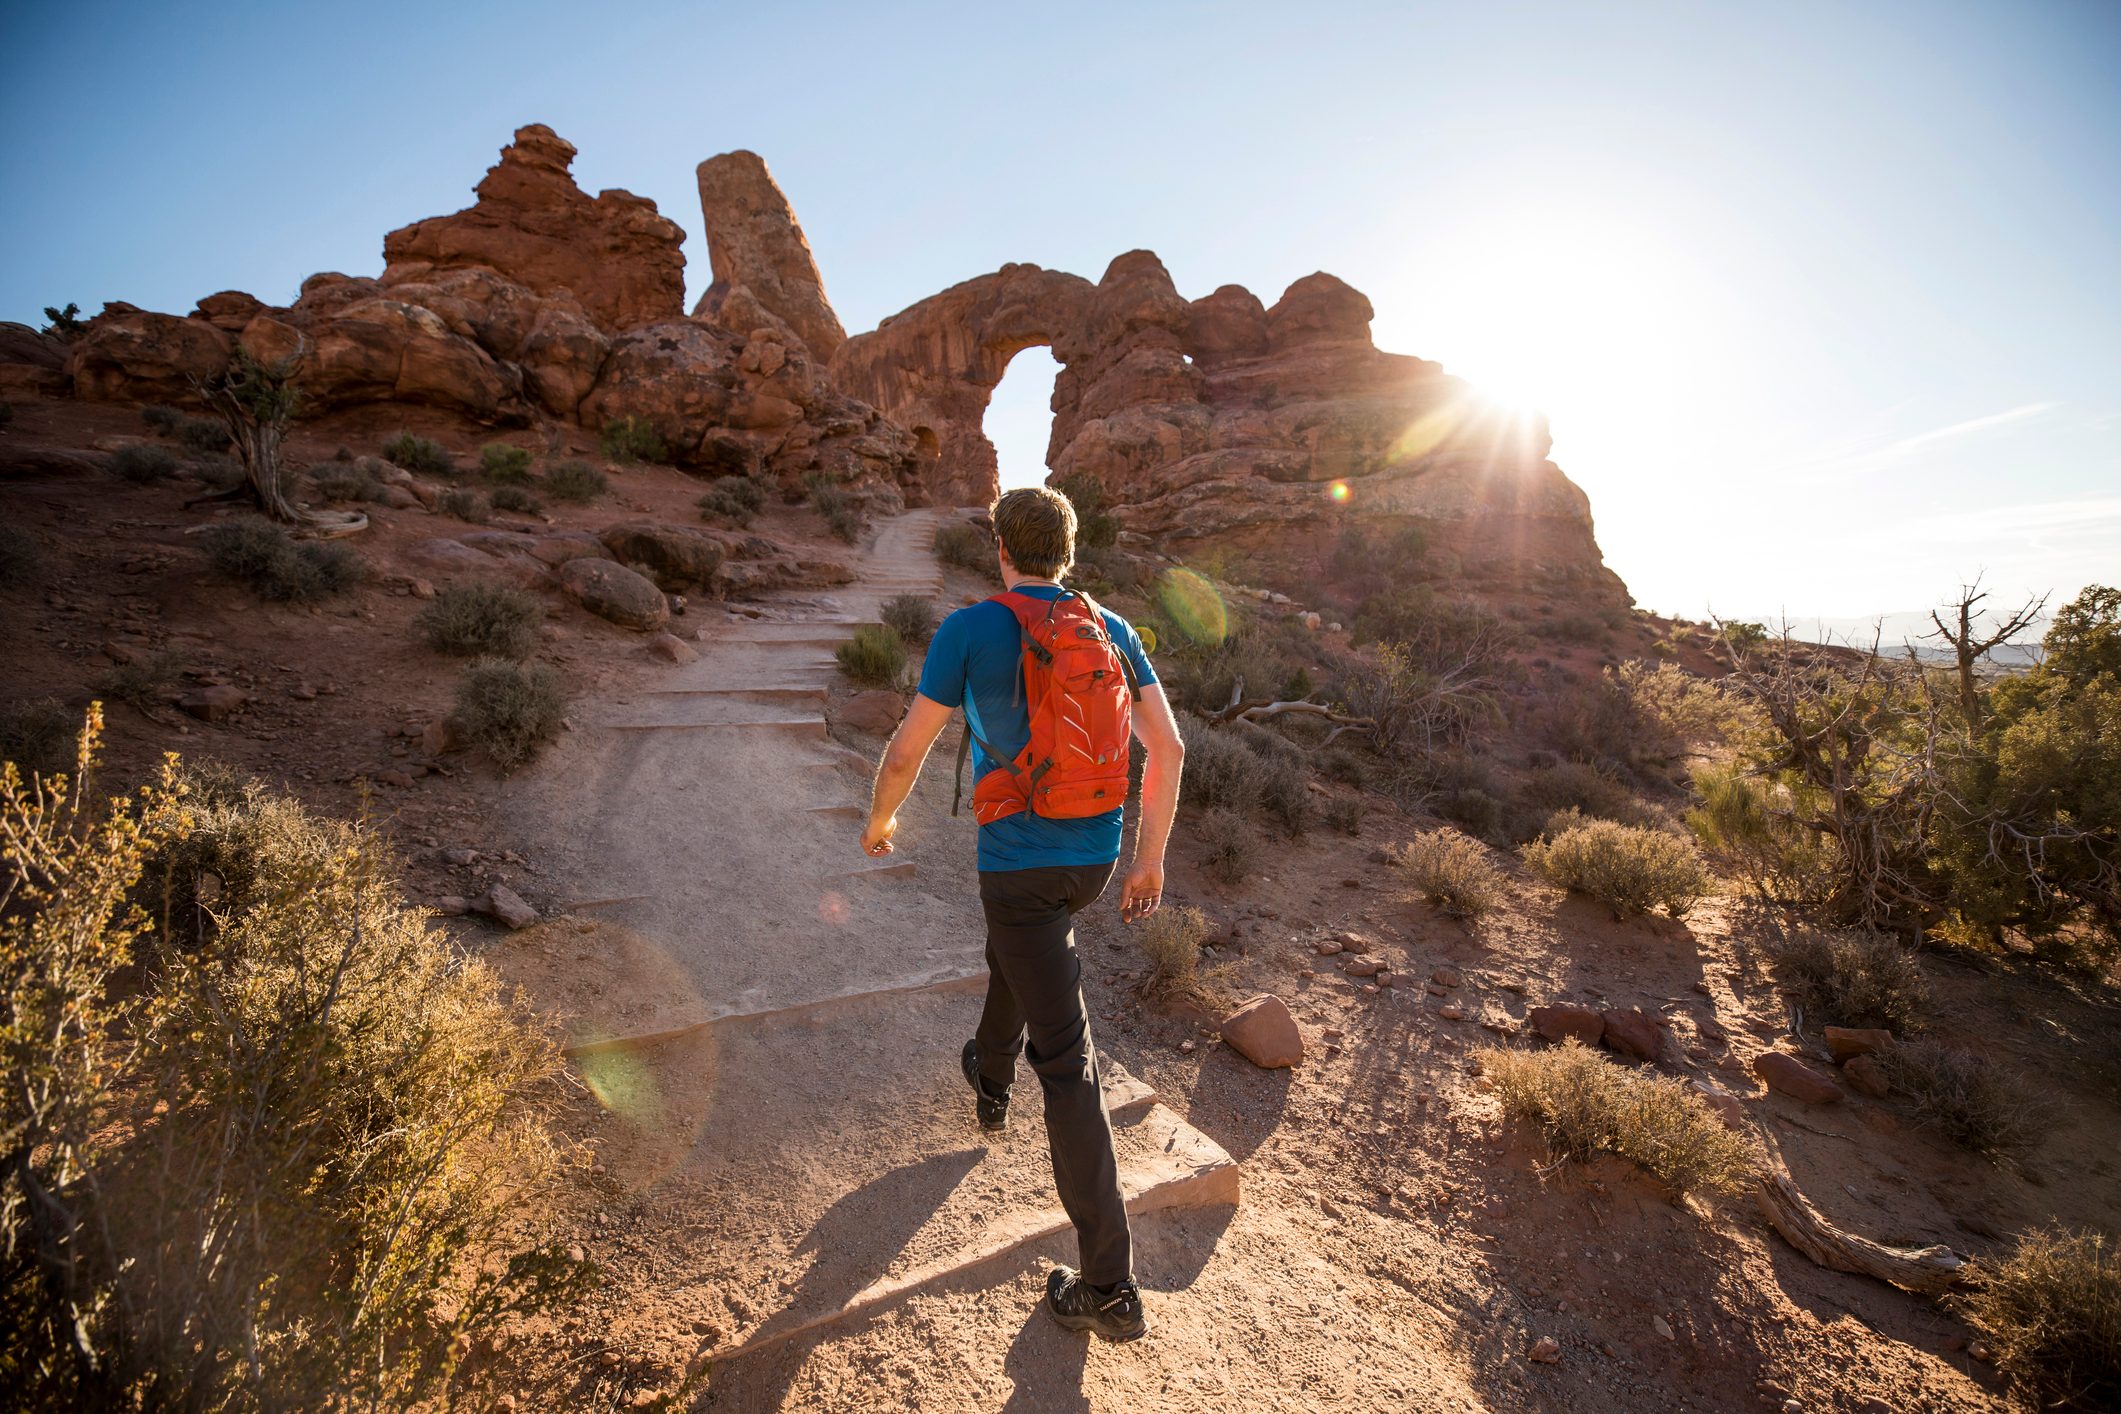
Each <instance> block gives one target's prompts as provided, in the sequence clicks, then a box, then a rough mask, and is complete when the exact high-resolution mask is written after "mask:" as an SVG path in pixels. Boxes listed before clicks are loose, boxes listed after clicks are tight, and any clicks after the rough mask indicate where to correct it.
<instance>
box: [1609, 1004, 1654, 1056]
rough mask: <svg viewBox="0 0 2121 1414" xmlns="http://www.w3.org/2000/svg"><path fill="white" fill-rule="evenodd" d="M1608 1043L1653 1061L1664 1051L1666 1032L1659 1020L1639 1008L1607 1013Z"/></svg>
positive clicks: (1628, 1054) (1615, 1010) (1615, 1048)
mask: <svg viewBox="0 0 2121 1414" xmlns="http://www.w3.org/2000/svg"><path fill="white" fill-rule="evenodd" d="M1600 1019H1601V1020H1602V1021H1604V1022H1605V1043H1606V1044H1607V1045H1608V1046H1611V1047H1612V1048H1613V1049H1614V1050H1616V1051H1618V1052H1619V1053H1620V1054H1622V1055H1624V1056H1632V1057H1633V1058H1634V1059H1636V1060H1646V1061H1653V1060H1656V1059H1657V1058H1658V1056H1660V1055H1662V1054H1663V1053H1664V1031H1663V1029H1662V1028H1660V1027H1659V1026H1658V1025H1657V1019H1656V1018H1655V1017H1653V1016H1651V1015H1650V1014H1649V1013H1648V1012H1645V1011H1643V1010H1641V1009H1639V1008H1636V1007H1627V1008H1624V1009H1623V1008H1616V1009H1614V1010H1612V1011H1608V1012H1605V1013H1604V1014H1603V1015H1602V1016H1601V1017H1600Z"/></svg>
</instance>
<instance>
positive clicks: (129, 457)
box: [110, 442, 177, 486]
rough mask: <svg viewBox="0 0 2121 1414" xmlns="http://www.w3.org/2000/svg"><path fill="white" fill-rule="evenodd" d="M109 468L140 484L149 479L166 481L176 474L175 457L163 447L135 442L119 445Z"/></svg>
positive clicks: (137, 484) (127, 479) (135, 483)
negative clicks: (129, 444) (123, 445)
mask: <svg viewBox="0 0 2121 1414" xmlns="http://www.w3.org/2000/svg"><path fill="white" fill-rule="evenodd" d="M110 469H111V470H112V471H114V472H116V473H117V474H118V475H119V476H120V477H121V478H123V479H124V480H126V481H130V482H132V483H133V484H134V485H136V486H142V485H145V484H147V483H148V482H150V481H166V480H168V479H169V478H170V477H172V476H175V475H176V474H177V459H176V458H175V457H173V456H171V455H170V453H169V450H168V449H167V448H165V447H156V446H150V445H149V444H147V443H145V442H135V443H134V444H133V445H131V446H129V447H120V448H119V449H118V450H117V451H116V452H115V453H113V454H112V456H111V459H110Z"/></svg>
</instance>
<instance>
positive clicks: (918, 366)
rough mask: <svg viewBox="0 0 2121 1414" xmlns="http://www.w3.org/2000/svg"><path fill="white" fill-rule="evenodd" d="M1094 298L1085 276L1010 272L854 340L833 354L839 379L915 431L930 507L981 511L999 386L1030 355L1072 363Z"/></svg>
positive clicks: (1031, 269)
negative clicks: (991, 409) (1013, 363)
mask: <svg viewBox="0 0 2121 1414" xmlns="http://www.w3.org/2000/svg"><path fill="white" fill-rule="evenodd" d="M1095 291H1096V287H1095V286H1093V285H1092V284H1091V283H1090V282H1089V281H1088V280H1085V279H1083V278H1082V277H1081V276H1080V275H1069V274H1065V273H1063V272H1061V271H1058V270H1045V269H1041V268H1040V267H1038V266H1036V265H1004V266H1003V267H1002V268H1001V269H999V270H997V271H995V272H994V273H993V274H991V275H981V276H978V277H977V278H975V279H971V280H967V281H965V282H964V283H963V284H959V285H952V286H951V287H950V288H949V289H947V290H944V291H943V292H942V293H941V294H938V295H931V296H929V297H928V298H927V299H924V300H922V301H921V302H920V303H919V304H916V305H913V306H912V307H911V308H909V309H906V310H903V311H901V312H900V313H898V314H894V315H892V316H891V317H890V318H889V319H886V320H885V321H884V322H883V323H881V324H879V325H878V326H877V327H876V328H875V329H874V330H872V331H871V332H869V333H867V334H857V335H855V336H854V337H853V338H850V339H848V340H847V341H846V342H845V343H844V344H841V345H840V346H839V348H838V350H837V351H836V352H835V353H834V354H833V356H832V363H831V368H830V372H831V377H832V382H833V384H834V386H835V387H837V388H838V389H839V390H840V391H841V392H842V393H845V394H847V395H849V396H851V397H856V398H860V399H861V400H862V401H863V402H866V403H869V404H871V405H873V406H875V407H876V408H877V409H879V410H880V411H881V412H883V414H884V415H885V416H886V417H889V418H890V419H892V420H893V421H895V422H897V423H898V424H899V425H900V426H902V427H905V428H908V429H910V430H911V431H912V433H913V437H914V441H915V442H916V444H918V446H919V448H920V452H921V455H920V461H919V470H920V478H921V483H922V484H921V488H920V489H921V490H922V491H924V492H925V493H926V495H927V496H928V498H929V499H930V500H933V501H936V502H939V503H941V504H944V505H983V504H985V503H986V501H987V500H988V499H989V498H990V497H991V496H993V494H994V489H995V486H996V484H997V477H998V474H999V472H998V468H997V464H996V460H995V454H994V444H993V443H992V442H990V441H988V440H987V434H986V433H985V432H984V431H983V430H982V429H981V422H982V420H983V419H984V418H985V416H986V412H987V404H988V402H989V400H991V399H992V398H993V396H994V389H995V387H996V385H997V384H999V383H1000V382H1001V381H1002V374H1003V373H1004V372H1005V371H1006V370H1007V369H1008V367H1009V361H1010V360H1011V359H1013V358H1015V357H1016V356H1017V355H1018V354H1020V353H1022V352H1023V351H1024V350H1025V349H1029V348H1037V347H1039V346H1041V345H1046V346H1050V347H1052V349H1053V351H1054V356H1055V357H1056V358H1059V359H1060V360H1061V361H1062V362H1063V363H1066V362H1067V356H1066V354H1064V353H1063V347H1064V346H1067V345H1069V344H1070V343H1071V339H1072V336H1073V335H1074V334H1075V333H1076V331H1077V330H1078V329H1079V328H1080V327H1081V325H1082V321H1083V317H1084V313H1085V310H1086V309H1087V307H1088V305H1089V303H1090V298H1091V296H1092V295H1093V294H1094V293H1095ZM1065 376H1066V370H1065V369H1064V370H1063V377H1065Z"/></svg>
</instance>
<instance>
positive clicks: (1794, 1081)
mask: <svg viewBox="0 0 2121 1414" xmlns="http://www.w3.org/2000/svg"><path fill="white" fill-rule="evenodd" d="M1753 1074H1755V1075H1757V1076H1759V1077H1760V1080H1761V1083H1763V1084H1764V1085H1766V1086H1767V1087H1768V1089H1770V1090H1775V1091H1779V1092H1781V1093H1782V1094H1785V1095H1787V1096H1789V1097H1790V1098H1791V1099H1793V1100H1801V1101H1803V1102H1804V1103H1805V1104H1807V1105H1829V1104H1832V1103H1834V1102H1835V1101H1836V1100H1839V1099H1840V1098H1841V1087H1840V1086H1839V1085H1836V1084H1835V1083H1834V1082H1833V1081H1832V1080H1831V1079H1829V1078H1827V1077H1826V1076H1824V1075H1821V1074H1820V1073H1819V1072H1818V1071H1816V1070H1814V1069H1812V1068H1811V1067H1810V1066H1808V1065H1806V1064H1805V1063H1804V1062H1803V1061H1801V1060H1799V1059H1797V1057H1795V1056H1793V1055H1789V1054H1787V1053H1786V1052H1783V1051H1763V1052H1761V1053H1760V1054H1759V1055H1757V1056H1755V1057H1753Z"/></svg>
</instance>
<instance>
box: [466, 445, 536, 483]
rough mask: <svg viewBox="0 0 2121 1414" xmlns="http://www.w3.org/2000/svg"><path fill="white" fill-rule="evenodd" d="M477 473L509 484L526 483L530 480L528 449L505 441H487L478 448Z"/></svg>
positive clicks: (489, 479)
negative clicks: (512, 445) (513, 445)
mask: <svg viewBox="0 0 2121 1414" xmlns="http://www.w3.org/2000/svg"><path fill="white" fill-rule="evenodd" d="M479 473H480V475H482V476H484V477H485V478H486V479H487V480H488V481H498V482H502V483H504V484H506V485H510V486H523V485H527V484H528V483H529V481H530V449H529V448H528V447H511V446H510V445H508V443H506V442H488V443H487V444H486V445H485V446H483V447H481V448H479Z"/></svg>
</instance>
